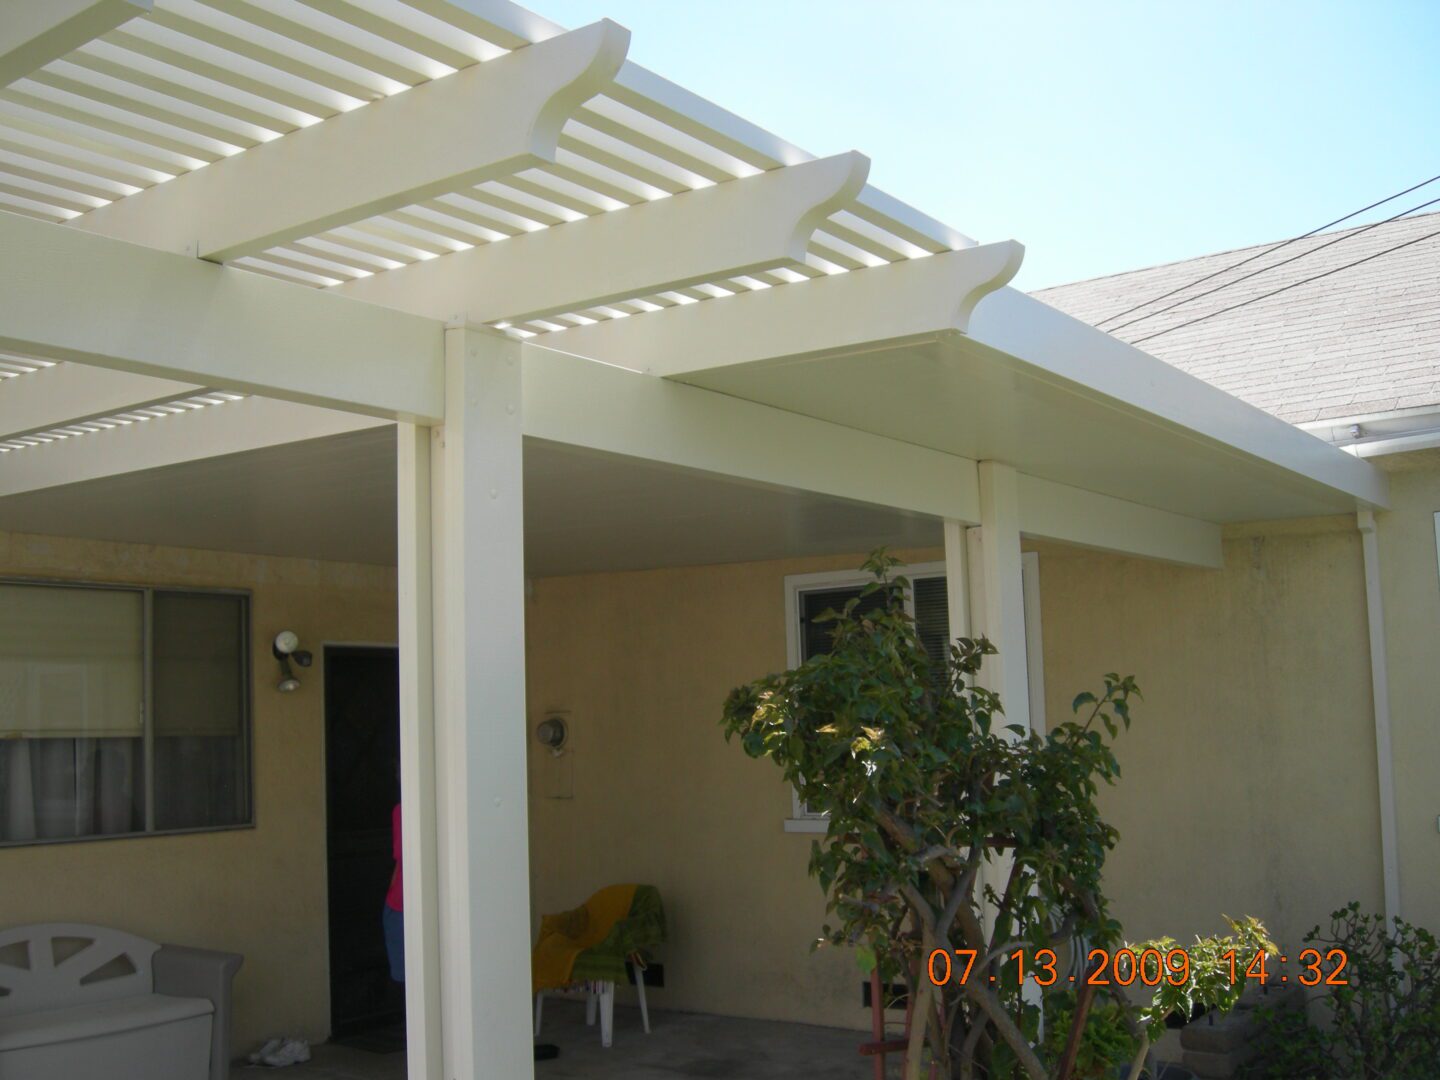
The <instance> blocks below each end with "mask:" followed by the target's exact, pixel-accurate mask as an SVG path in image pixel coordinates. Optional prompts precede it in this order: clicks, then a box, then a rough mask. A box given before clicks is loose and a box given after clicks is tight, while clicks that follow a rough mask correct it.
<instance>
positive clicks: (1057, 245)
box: [528, 0, 1440, 289]
mask: <svg viewBox="0 0 1440 1080" xmlns="http://www.w3.org/2000/svg"><path fill="white" fill-rule="evenodd" d="M528 6H531V7H533V8H534V9H535V10H537V11H539V12H541V13H542V14H544V15H546V16H548V17H549V18H551V19H554V20H555V21H557V22H560V23H562V24H564V25H567V26H579V25H582V24H584V23H587V22H592V21H594V20H595V19H598V18H601V17H606V16H608V17H609V18H612V19H614V20H616V21H617V22H619V23H621V24H623V25H625V26H627V27H629V28H630V30H631V31H632V33H633V38H632V41H631V48H630V56H631V58H632V59H634V60H637V61H639V62H640V63H642V64H644V65H646V66H647V67H649V68H651V69H653V70H655V71H657V72H658V73H659V74H661V75H665V76H667V77H668V78H671V79H673V80H675V81H676V82H679V83H682V84H683V85H685V86H687V87H688V88H690V89H691V90H694V91H696V92H697V93H700V94H702V95H704V96H705V97H708V98H710V99H711V100H713V101H715V102H716V103H717V104H720V105H723V106H725V107H726V108H728V109H730V110H732V111H733V112H738V113H740V114H741V115H742V116H745V117H746V118H748V119H750V120H752V121H754V122H756V123H759V124H761V125H762V126H764V127H766V128H769V129H770V130H772V131H774V132H775V133H777V134H779V135H781V136H784V137H785V138H787V139H789V140H790V141H791V142H794V143H796V144H797V145H799V146H802V147H804V148H805V149H807V150H809V151H810V152H812V153H815V154H821V155H824V154H831V153H838V152H840V151H844V150H851V149H854V150H860V151H862V152H864V153H866V154H868V155H869V156H870V157H871V159H872V161H873V164H872V167H871V171H870V179H871V182H872V183H875V184H877V185H878V186H880V187H882V188H884V189H885V190H887V191H889V192H890V193H891V194H892V195H895V196H897V197H899V198H901V199H904V200H906V201H907V202H910V203H913V204H914V205H916V206H918V207H920V208H921V209H922V210H925V211H926V212H927V213H930V214H931V215H933V216H935V217H938V218H940V219H941V220H943V221H945V222H947V223H949V224H950V225H953V226H954V227H956V228H958V229H960V230H961V231H962V232H965V233H968V234H969V235H971V236H973V237H975V238H976V239H978V240H981V241H990V240H1000V239H1006V238H1012V237H1013V238H1014V239H1017V240H1020V241H1022V242H1023V243H1024V244H1025V245H1026V248H1027V254H1026V260H1025V267H1024V269H1022V270H1021V273H1020V277H1019V278H1018V279H1017V282H1016V284H1017V285H1019V286H1020V287H1022V288H1029V289H1035V288H1040V287H1043V286H1045V285H1053V284H1059V283H1061V282H1065V281H1072V280H1076V279H1079V278H1086V277H1095V276H1098V275H1101V274H1109V273H1114V272H1117V271H1121V270H1127V269H1134V268H1137V267H1141V266H1149V265H1153V264H1155V263H1161V262H1169V261H1172V260H1175V259H1184V258H1189V257H1191V256H1194V255H1202V254H1205V253H1207V252H1211V251H1220V250H1225V249H1228V248H1234V247H1242V246H1244V245H1247V244H1253V243H1261V242H1264V241H1268V240H1278V239H1281V238H1284V237H1287V236H1292V235H1295V234H1297V233H1302V232H1306V231H1308V230H1309V229H1312V228H1314V227H1315V226H1317V225H1320V224H1323V223H1324V222H1327V221H1330V220H1331V219H1333V218H1337V217H1340V216H1341V215H1342V214H1346V213H1349V212H1350V211H1351V210H1355V209H1357V208H1359V207H1360V206H1363V205H1365V204H1366V203H1369V202H1373V201H1375V200H1376V199H1379V198H1383V197H1384V196H1386V195H1389V194H1391V193H1393V192H1395V191H1398V190H1400V189H1401V188H1404V187H1408V186H1409V185H1410V184H1413V183H1416V182H1418V181H1420V180H1423V179H1426V178H1428V177H1430V176H1434V175H1436V174H1437V173H1440V111H1437V105H1440V0H1369V2H1362V0H1353V2H1347V3H1339V2H1327V0H1310V2H1307V3H1301V2H1291V0H1250V2H1245V3H1242V2H1240V0H1205V2H1196V0H1184V2H1181V0H1150V2H1146V3H1140V2H1134V3H1130V2H1118V0H1116V2H1111V0H1105V2H1100V0H1094V2H1081V0H1073V2H1072V0H1053V2H1043V3H1042V2H1033V0H1007V2H1000V0H994V2H983V3H982V2H976V0H763V2H762V0H723V2H721V0H708V2H707V0H529V5H528ZM1436 197H1440V183H1436V184H1434V185H1432V186H1431V187H1430V188H1426V189H1424V190H1423V191H1421V192H1416V193H1415V194H1413V195H1411V196H1407V197H1406V198H1405V199H1403V200H1398V201H1397V202H1395V203H1393V204H1391V205H1390V206H1389V207H1387V208H1386V209H1385V211H1384V213H1393V212H1395V211H1397V210H1399V209H1403V208H1406V207H1409V206H1412V205H1415V204H1416V203H1419V202H1423V201H1425V200H1426V199H1429V198H1436ZM1432 209H1436V210H1440V205H1437V206H1436V207H1433V208H1432ZM1379 216H1382V214H1381V213H1380V212H1376V213H1372V214H1370V215H1368V216H1367V218H1362V219H1357V220H1373V219H1375V218H1376V217H1379Z"/></svg>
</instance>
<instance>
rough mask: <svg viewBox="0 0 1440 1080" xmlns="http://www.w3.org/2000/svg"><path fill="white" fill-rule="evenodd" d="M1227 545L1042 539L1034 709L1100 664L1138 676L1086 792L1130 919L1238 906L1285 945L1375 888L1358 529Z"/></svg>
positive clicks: (1066, 695) (1177, 921)
mask: <svg viewBox="0 0 1440 1080" xmlns="http://www.w3.org/2000/svg"><path fill="white" fill-rule="evenodd" d="M1224 547H1225V568H1224V570H1223V571H1221V572H1218V573H1217V572H1214V571H1205V570H1189V569H1184V568H1179V567H1173V566H1168V565H1164V564H1161V563H1155V562H1146V561H1142V560H1135V559H1123V558H1118V557H1115V556H1110V555H1103V554H1098V553H1095V552H1088V551H1082V550H1079V549H1075V548H1064V547H1058V546H1047V547H1045V548H1043V550H1042V554H1041V560H1040V565H1041V571H1040V575H1041V593H1042V597H1043V625H1044V643H1045V679H1046V708H1047V712H1048V714H1049V715H1050V716H1051V717H1059V716H1061V715H1068V714H1069V703H1070V699H1071V698H1072V697H1073V696H1074V694H1075V693H1076V692H1077V691H1078V690H1080V689H1084V688H1090V687H1094V686H1095V684H1096V683H1097V677H1098V676H1099V675H1100V674H1102V673H1103V672H1106V671H1114V670H1118V671H1121V672H1129V673H1133V674H1134V675H1135V676H1136V677H1137V679H1138V681H1139V683H1140V686H1141V689H1142V691H1143V693H1144V701H1143V702H1142V703H1141V704H1140V705H1138V706H1137V707H1136V708H1135V710H1134V715H1135V724H1134V726H1133V728H1132V729H1131V730H1130V731H1129V732H1128V733H1126V734H1124V735H1123V736H1122V738H1121V739H1120V740H1119V742H1118V744H1117V756H1118V757H1119V759H1120V763H1121V768H1122V770H1123V775H1122V777H1121V779H1120V781H1119V783H1118V786H1117V787H1115V788H1113V789H1109V790H1106V791H1104V792H1103V794H1102V796H1101V807H1102V810H1103V812H1104V813H1105V814H1106V815H1107V818H1108V820H1110V821H1111V822H1112V823H1113V824H1114V825H1115V826H1116V827H1117V828H1118V829H1119V830H1120V835H1121V841H1120V845H1119V847H1118V848H1117V850H1116V851H1115V853H1114V855H1113V856H1112V859H1111V861H1110V863H1109V864H1108V867H1107V874H1106V884H1107V888H1108V890H1109V892H1110V894H1111V896H1112V897H1113V898H1114V900H1115V909H1116V912H1117V914H1118V916H1119V917H1120V919H1121V921H1122V922H1123V923H1124V925H1125V927H1126V931H1127V934H1128V935H1129V936H1130V937H1132V938H1144V937H1150V936H1154V935H1157V934H1170V935H1173V936H1174V937H1177V938H1179V939H1181V940H1182V941H1183V940H1185V939H1186V938H1187V937H1189V936H1190V935H1193V934H1195V933H1208V932H1212V931H1218V930H1223V929H1224V923H1223V920H1222V918H1221V916H1222V915H1225V914H1228V915H1232V916H1238V915H1255V916H1258V917H1260V918H1261V919H1263V920H1264V921H1265V923H1266V925H1267V926H1268V927H1269V928H1270V930H1271V932H1272V934H1273V935H1274V936H1275V938H1276V940H1277V941H1279V942H1280V943H1281V944H1282V946H1284V947H1286V948H1287V949H1289V950H1290V951H1291V952H1292V953H1293V952H1294V950H1295V949H1297V948H1298V947H1299V945H1300V937H1301V935H1302V934H1303V933H1304V932H1305V931H1306V930H1308V929H1309V928H1310V927H1311V926H1313V925H1315V924H1316V923H1318V922H1321V921H1322V920H1324V919H1325V918H1326V917H1327V916H1328V914H1329V912H1330V911H1331V910H1333V909H1334V908H1336V907H1339V906H1340V905H1341V904H1343V903H1345V902H1347V901H1349V900H1352V899H1357V900H1360V901H1361V902H1362V903H1364V904H1365V905H1367V906H1368V907H1370V908H1371V909H1372V910H1379V907H1380V903H1381V896H1380V857H1379V809H1378V801H1377V799H1378V796H1377V791H1378V781H1377V779H1376V765H1375V743H1374V725H1373V711H1372V705H1371V698H1370V682H1369V651H1368V646H1367V640H1368V639H1367V630H1366V621H1365V593H1364V575H1363V565H1362V560H1361V553H1360V540H1359V534H1358V532H1357V531H1356V529H1355V525H1354V519H1353V518H1338V517H1337V518H1332V519H1317V520H1312V521H1301V522H1285V523H1272V524H1268V525H1264V526H1248V527H1239V528H1231V529H1229V530H1228V531H1227V536H1226V540H1225V545H1224Z"/></svg>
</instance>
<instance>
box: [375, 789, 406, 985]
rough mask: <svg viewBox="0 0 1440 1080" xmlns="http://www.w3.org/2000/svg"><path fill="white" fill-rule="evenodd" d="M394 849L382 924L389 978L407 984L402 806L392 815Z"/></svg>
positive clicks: (391, 825) (396, 808) (398, 805)
mask: <svg viewBox="0 0 1440 1080" xmlns="http://www.w3.org/2000/svg"><path fill="white" fill-rule="evenodd" d="M390 833H391V840H390V846H391V850H392V851H393V853H394V856H395V872H394V873H393V874H392V875H391V876H390V889H389V891H388V892H387V893H386V894H385V910H384V911H383V912H382V913H381V924H382V925H383V927H384V929H385V952H386V953H387V954H388V955H389V957H390V978H392V979H394V980H395V981H396V982H402V983H403V982H404V981H405V915H404V912H405V888H404V880H403V875H402V874H401V871H400V867H401V862H400V804H399V803H396V804H395V809H394V810H393V811H392V812H391V814H390Z"/></svg>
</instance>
